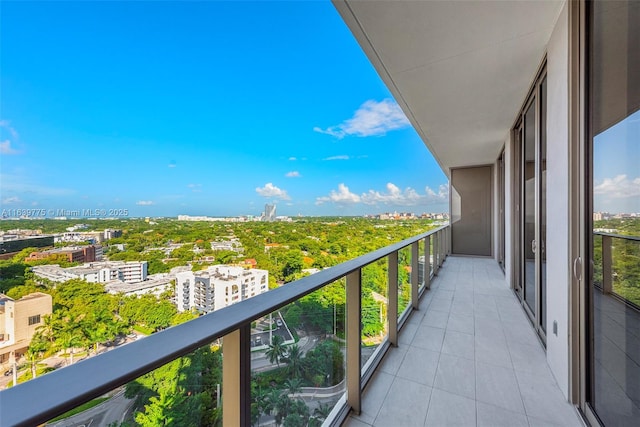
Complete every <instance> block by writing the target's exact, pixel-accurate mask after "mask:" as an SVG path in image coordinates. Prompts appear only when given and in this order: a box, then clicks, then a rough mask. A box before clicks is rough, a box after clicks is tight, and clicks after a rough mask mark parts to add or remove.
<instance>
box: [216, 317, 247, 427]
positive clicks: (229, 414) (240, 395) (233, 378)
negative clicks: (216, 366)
mask: <svg viewBox="0 0 640 427" xmlns="http://www.w3.org/2000/svg"><path fill="white" fill-rule="evenodd" d="M250 346H251V325H245V326H242V327H241V328H240V329H236V330H235V331H233V332H231V333H229V334H227V335H225V336H224V337H223V338H222V414H223V416H222V425H223V426H224V427H234V426H243V427H244V426H247V427H248V426H250V425H251V348H250Z"/></svg>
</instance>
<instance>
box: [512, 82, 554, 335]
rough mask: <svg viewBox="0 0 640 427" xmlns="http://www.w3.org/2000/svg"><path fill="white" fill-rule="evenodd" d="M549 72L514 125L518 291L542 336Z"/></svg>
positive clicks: (536, 87)
mask: <svg viewBox="0 0 640 427" xmlns="http://www.w3.org/2000/svg"><path fill="white" fill-rule="evenodd" d="M546 97H547V96H546V76H545V74H544V71H543V72H542V73H541V74H540V77H539V78H538V79H537V80H536V83H535V85H534V88H533V89H532V92H531V95H530V97H529V99H528V100H527V103H526V105H525V107H524V109H523V112H522V114H521V117H520V119H519V121H518V124H517V126H516V128H515V129H514V133H515V137H516V150H515V151H516V165H517V168H518V169H517V171H516V173H517V175H516V176H518V177H519V186H518V190H517V191H516V194H515V198H514V200H515V201H516V206H515V209H514V211H515V212H516V216H517V218H516V220H517V236H518V238H517V242H516V243H517V246H518V255H519V259H518V260H517V262H516V266H517V268H518V277H517V280H516V292H517V293H518V295H519V297H520V299H521V301H522V303H523V305H524V307H525V309H526V312H527V314H528V315H529V317H530V318H531V320H532V322H533V323H534V326H535V328H536V330H537V331H538V333H539V334H540V336H541V337H542V338H543V339H544V337H545V333H546V249H545V245H546V133H547V132H546V127H547V125H546V114H547V108H546Z"/></svg>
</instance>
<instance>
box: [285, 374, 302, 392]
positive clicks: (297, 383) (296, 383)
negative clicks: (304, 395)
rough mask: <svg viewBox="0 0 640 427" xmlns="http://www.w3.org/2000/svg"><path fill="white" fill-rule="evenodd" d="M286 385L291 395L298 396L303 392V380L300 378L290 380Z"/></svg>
mask: <svg viewBox="0 0 640 427" xmlns="http://www.w3.org/2000/svg"><path fill="white" fill-rule="evenodd" d="M284 385H285V386H286V387H287V391H288V392H289V394H296V393H300V392H301V391H302V380H301V379H300V378H289V379H288V380H287V381H285V383H284Z"/></svg>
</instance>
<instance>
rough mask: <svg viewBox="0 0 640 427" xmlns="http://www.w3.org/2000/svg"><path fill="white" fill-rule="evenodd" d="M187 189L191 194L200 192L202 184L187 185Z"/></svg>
mask: <svg viewBox="0 0 640 427" xmlns="http://www.w3.org/2000/svg"><path fill="white" fill-rule="evenodd" d="M187 188H190V189H191V191H192V192H193V193H200V192H202V184H188V185H187Z"/></svg>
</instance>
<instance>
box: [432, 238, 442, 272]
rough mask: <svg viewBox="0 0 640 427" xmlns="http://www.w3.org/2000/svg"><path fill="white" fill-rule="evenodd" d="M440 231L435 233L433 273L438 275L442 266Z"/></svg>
mask: <svg viewBox="0 0 640 427" xmlns="http://www.w3.org/2000/svg"><path fill="white" fill-rule="evenodd" d="M439 247H440V232H439V231H437V232H436V233H435V234H434V235H433V275H434V276H437V275H438V269H439V268H440V251H439Z"/></svg>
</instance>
